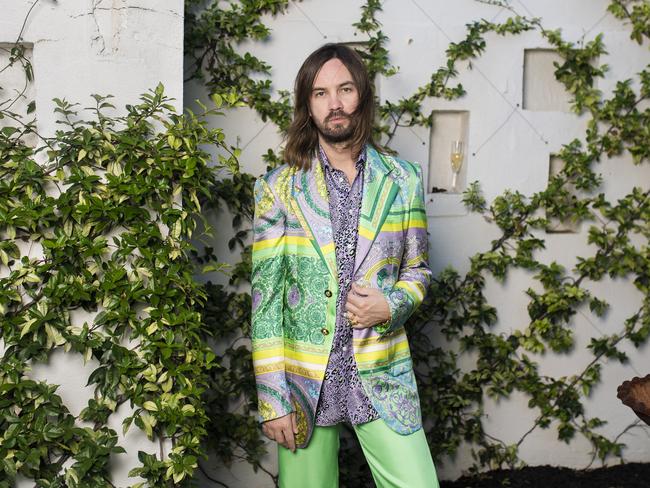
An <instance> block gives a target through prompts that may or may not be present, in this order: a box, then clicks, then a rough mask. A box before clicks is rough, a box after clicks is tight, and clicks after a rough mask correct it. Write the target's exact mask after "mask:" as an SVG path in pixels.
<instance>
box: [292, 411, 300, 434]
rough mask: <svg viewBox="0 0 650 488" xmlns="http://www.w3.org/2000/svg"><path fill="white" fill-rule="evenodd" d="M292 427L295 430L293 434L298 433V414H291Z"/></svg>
mask: <svg viewBox="0 0 650 488" xmlns="http://www.w3.org/2000/svg"><path fill="white" fill-rule="evenodd" d="M291 427H292V428H293V433H294V434H297V433H298V420H297V418H296V412H293V413H292V414H291Z"/></svg>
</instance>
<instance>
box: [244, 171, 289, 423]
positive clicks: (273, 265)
mask: <svg viewBox="0 0 650 488" xmlns="http://www.w3.org/2000/svg"><path fill="white" fill-rule="evenodd" d="M254 194H255V217H254V220H253V253H252V277H251V299H252V300H251V301H252V319H251V324H252V330H251V339H252V350H253V368H254V371H255V382H256V385H257V398H258V412H259V420H260V421H262V422H265V421H267V420H272V419H275V418H278V417H282V416H284V415H287V414H288V413H290V412H292V411H293V408H292V405H291V396H290V392H289V387H288V385H287V381H286V375H285V364H284V334H283V326H282V322H283V320H282V315H283V300H284V298H283V297H284V283H285V279H284V277H285V259H284V240H285V221H286V214H285V209H284V208H283V206H282V205H281V204H280V202H279V200H278V198H277V196H276V195H275V193H274V192H273V191H272V189H271V186H270V185H269V183H268V182H267V181H266V180H265V179H264V178H259V179H258V180H257V181H256V183H255V192H254Z"/></svg>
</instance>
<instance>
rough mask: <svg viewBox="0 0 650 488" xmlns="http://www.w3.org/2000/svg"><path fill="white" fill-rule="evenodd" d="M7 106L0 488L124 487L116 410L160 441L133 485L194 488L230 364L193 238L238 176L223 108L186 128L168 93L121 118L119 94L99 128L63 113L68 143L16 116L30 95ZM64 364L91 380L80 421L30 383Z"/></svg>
mask: <svg viewBox="0 0 650 488" xmlns="http://www.w3.org/2000/svg"><path fill="white" fill-rule="evenodd" d="M30 12H31V10H30ZM18 41H20V36H19V39H18ZM6 52H7V53H8V54H9V59H8V64H7V66H4V67H3V70H4V69H10V68H13V69H22V70H23V72H24V74H25V77H26V78H25V79H26V83H25V85H26V86H27V85H28V84H29V83H30V82H31V81H32V78H33V75H32V67H31V64H30V62H29V60H28V59H27V57H26V56H25V50H24V48H23V47H22V45H21V44H20V42H17V43H16V44H15V45H14V46H13V47H11V48H9V49H7V50H6ZM8 93H10V92H9V90H6V91H5V90H3V91H1V92H0V94H2V95H3V98H2V101H1V102H0V119H1V120H2V121H3V127H2V129H0V330H1V333H2V356H1V357H0V460H1V461H0V486H1V487H10V486H13V485H14V481H15V479H16V476H19V475H20V476H22V477H25V478H27V479H30V480H33V482H34V483H35V486H38V487H64V486H65V487H99V486H113V483H112V481H111V471H110V467H111V466H110V463H111V459H112V458H115V457H119V456H123V455H124V454H123V453H124V452H125V451H124V449H123V447H121V446H120V445H119V436H118V434H117V432H115V430H113V429H112V428H111V427H110V426H109V419H110V418H111V417H112V416H113V415H115V414H117V413H118V411H119V416H120V417H124V421H123V423H122V430H123V432H124V433H126V432H127V431H128V430H129V429H134V428H137V429H140V430H142V431H143V432H144V433H145V434H146V436H147V437H148V438H149V439H150V440H151V441H153V442H155V444H153V443H152V447H151V451H149V452H147V451H139V452H138V453H137V457H138V459H139V461H140V465H139V466H137V467H136V468H135V469H133V470H132V471H131V472H130V475H131V476H134V477H135V480H134V481H137V479H138V477H140V479H141V482H139V483H136V484H135V485H134V486H151V487H154V486H155V487H166V486H180V485H183V484H187V483H188V482H189V480H190V478H191V476H192V475H193V473H194V471H195V469H196V466H197V459H198V458H199V457H201V456H202V455H203V452H204V447H203V445H202V444H201V440H202V439H204V438H205V436H206V433H207V431H206V428H207V425H208V417H207V415H206V408H205V404H206V401H205V398H206V396H207V393H206V389H207V387H208V372H209V371H210V370H211V369H212V368H214V367H217V364H218V362H217V361H215V354H214V352H213V351H212V349H211V348H210V347H209V346H208V343H207V341H206V337H207V336H209V334H210V330H208V329H206V325H205V323H204V322H203V321H202V319H201V313H200V312H201V311H202V310H203V309H204V306H205V303H206V302H205V300H206V296H207V295H206V293H205V291H204V290H203V289H202V288H201V287H200V286H199V285H198V283H197V282H196V280H195V275H196V274H197V273H199V272H200V269H198V268H197V263H196V262H195V261H194V260H193V259H192V251H193V246H192V245H191V243H190V241H189V238H190V237H191V236H192V235H193V232H194V231H195V229H196V227H197V222H198V221H199V220H200V210H201V205H200V200H199V199H200V198H203V199H205V198H206V197H207V196H208V193H209V191H210V190H211V188H212V187H213V186H214V185H215V184H216V179H217V172H219V171H227V172H230V171H236V169H237V161H236V157H237V150H234V149H233V148H231V147H229V146H228V145H226V144H225V142H224V134H223V132H222V131H221V130H220V129H214V128H209V127H208V125H207V123H206V120H205V119H206V117H208V116H210V117H212V116H215V115H219V111H218V109H219V105H220V104H221V103H222V102H223V100H219V99H218V98H217V97H215V98H214V100H215V102H216V103H217V106H216V107H215V108H213V109H208V108H207V107H202V109H203V112H202V113H201V114H200V115H195V114H194V113H193V112H191V111H187V112H186V113H185V114H183V115H179V114H177V113H176V111H175V109H174V106H173V105H171V104H170V102H171V101H172V99H170V98H169V97H168V96H166V95H165V93H164V87H163V85H162V84H159V85H158V86H157V87H156V88H155V89H153V90H150V91H148V92H147V93H145V94H143V95H142V96H141V97H140V99H139V101H138V103H136V104H133V105H126V106H125V107H124V108H123V109H122V113H123V114H124V115H122V116H113V115H109V113H111V110H112V109H115V108H116V107H115V106H114V105H113V104H112V103H111V98H112V97H111V96H110V95H108V96H100V95H93V99H94V101H95V103H94V106H93V107H91V108H90V109H88V110H89V111H90V113H91V115H90V116H89V115H88V114H87V113H83V112H80V110H79V109H78V108H77V105H78V104H76V103H70V102H68V101H66V100H61V99H54V107H55V108H54V111H55V112H56V113H57V114H58V116H59V120H58V123H59V124H60V128H59V129H58V130H57V131H56V133H55V134H54V135H53V136H52V137H44V136H42V135H40V134H39V133H38V132H37V130H36V125H35V120H27V117H29V116H30V114H32V113H33V112H34V110H35V105H34V103H33V102H31V103H30V104H29V105H28V108H27V117H25V116H24V115H23V116H21V115H20V114H19V113H18V112H17V111H16V110H17V109H16V108H13V106H15V105H16V104H17V103H20V102H21V99H22V98H23V97H24V93H25V89H24V88H23V89H22V90H21V91H20V92H19V93H18V94H17V95H16V96H14V97H12V96H9V97H8V98H5V97H7V94H8ZM229 101H230V102H233V103H236V100H235V99H234V98H232V97H230V99H229ZM34 137H36V140H37V141H38V142H37V144H36V145H33V144H32V143H31V142H30V141H32V140H34ZM207 147H215V148H219V149H220V150H221V153H222V156H220V157H219V158H218V159H217V160H216V161H215V160H214V158H213V157H212V156H211V155H210V153H208V152H207V150H206V148H207ZM209 265H210V266H212V267H213V268H214V267H218V263H210V264H209ZM77 312H83V313H84V314H85V315H84V316H85V317H86V318H84V319H79V317H80V315H79V313H77ZM57 351H58V352H65V353H67V354H72V355H77V356H78V357H80V358H83V361H84V363H85V364H86V367H87V368H89V370H90V371H91V373H90V375H89V377H88V385H89V386H90V387H91V388H92V394H91V395H90V398H89V399H88V401H87V404H86V406H85V408H83V409H82V410H81V412H80V413H79V415H78V416H75V415H73V414H72V413H71V412H70V410H69V408H68V407H67V406H66V405H65V403H64V401H63V399H62V397H61V396H60V395H59V394H58V393H57V388H58V386H57V385H54V384H51V383H50V382H48V381H47V380H36V379H34V378H33V377H32V376H31V366H32V365H36V364H39V363H47V362H48V360H49V359H50V358H51V356H52V354H53V353H54V352H57ZM132 454H133V455H135V454H136V453H132Z"/></svg>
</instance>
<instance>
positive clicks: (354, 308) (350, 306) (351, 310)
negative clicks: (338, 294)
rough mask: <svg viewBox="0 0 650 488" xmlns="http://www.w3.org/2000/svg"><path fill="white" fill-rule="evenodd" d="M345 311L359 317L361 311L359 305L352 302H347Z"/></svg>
mask: <svg viewBox="0 0 650 488" xmlns="http://www.w3.org/2000/svg"><path fill="white" fill-rule="evenodd" d="M345 310H347V311H348V312H349V313H352V314H354V315H356V316H358V315H359V312H360V311H361V310H360V309H359V306H358V305H355V304H354V303H352V302H350V301H347V302H345Z"/></svg>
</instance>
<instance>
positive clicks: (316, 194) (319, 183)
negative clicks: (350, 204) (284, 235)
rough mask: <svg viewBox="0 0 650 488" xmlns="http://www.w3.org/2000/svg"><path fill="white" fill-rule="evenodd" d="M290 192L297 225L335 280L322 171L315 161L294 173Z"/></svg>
mask: <svg viewBox="0 0 650 488" xmlns="http://www.w3.org/2000/svg"><path fill="white" fill-rule="evenodd" d="M291 192H292V196H293V199H291V200H290V202H291V205H292V206H293V210H294V212H295V214H296V216H297V217H298V220H299V221H300V225H301V226H302V228H303V230H304V231H305V233H306V234H307V237H308V238H309V240H310V241H311V243H312V245H313V246H314V249H315V250H316V252H317V253H318V255H319V256H320V257H321V259H322V260H323V261H324V262H325V264H326V265H327V269H328V270H329V272H330V273H331V274H332V276H333V277H335V278H336V277H337V276H338V274H337V270H336V252H335V248H334V237H333V234H332V222H331V219H330V210H329V208H330V207H329V199H328V197H327V186H326V185H325V176H324V174H323V168H322V167H321V165H320V162H319V161H318V159H314V161H313V162H312V165H311V168H310V169H309V170H306V171H305V170H302V171H296V172H295V174H294V177H293V185H292V189H291Z"/></svg>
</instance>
